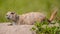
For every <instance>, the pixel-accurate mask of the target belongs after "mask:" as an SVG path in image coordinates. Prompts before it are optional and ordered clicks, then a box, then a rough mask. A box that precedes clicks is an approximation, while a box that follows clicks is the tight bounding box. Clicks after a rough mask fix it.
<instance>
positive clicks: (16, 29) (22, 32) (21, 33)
mask: <svg viewBox="0 0 60 34" xmlns="http://www.w3.org/2000/svg"><path fill="white" fill-rule="evenodd" d="M8 24H10V23H0V34H35V33H34V32H33V31H32V30H31V28H32V26H33V25H14V26H8Z"/></svg>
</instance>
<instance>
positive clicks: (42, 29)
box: [32, 21, 60, 34]
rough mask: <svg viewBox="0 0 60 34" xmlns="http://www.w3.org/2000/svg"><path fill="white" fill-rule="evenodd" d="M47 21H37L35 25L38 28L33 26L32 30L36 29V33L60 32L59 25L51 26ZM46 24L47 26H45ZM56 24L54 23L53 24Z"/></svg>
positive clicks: (49, 33) (53, 33) (50, 33)
mask: <svg viewBox="0 0 60 34" xmlns="http://www.w3.org/2000/svg"><path fill="white" fill-rule="evenodd" d="M47 23H48V22H47V21H44V22H42V23H39V22H36V23H35V26H36V28H37V29H36V28H34V27H33V28H32V30H35V31H36V34H60V27H59V26H58V27H57V26H53V27H49V24H47ZM44 25H46V26H44ZM52 25H54V24H52Z"/></svg>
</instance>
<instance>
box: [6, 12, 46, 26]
mask: <svg viewBox="0 0 60 34" xmlns="http://www.w3.org/2000/svg"><path fill="white" fill-rule="evenodd" d="M11 13H12V12H7V14H6V15H7V16H6V17H7V18H9V20H12V21H13V22H14V23H15V24H16V25H20V24H26V25H33V24H34V23H35V22H36V21H38V22H42V21H43V20H45V19H46V16H45V15H44V14H43V13H40V12H29V13H26V14H22V15H17V14H16V13H15V12H14V14H11Z"/></svg>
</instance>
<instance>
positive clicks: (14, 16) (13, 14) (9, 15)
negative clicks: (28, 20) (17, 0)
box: [6, 12, 18, 21]
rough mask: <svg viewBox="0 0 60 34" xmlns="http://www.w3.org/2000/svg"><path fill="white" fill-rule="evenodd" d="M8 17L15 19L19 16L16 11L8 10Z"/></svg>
mask: <svg viewBox="0 0 60 34" xmlns="http://www.w3.org/2000/svg"><path fill="white" fill-rule="evenodd" d="M6 18H7V19H9V20H13V21H14V20H16V19H17V18H18V16H17V14H16V13H15V12H7V14H6Z"/></svg>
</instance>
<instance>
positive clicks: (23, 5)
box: [0, 0, 60, 22]
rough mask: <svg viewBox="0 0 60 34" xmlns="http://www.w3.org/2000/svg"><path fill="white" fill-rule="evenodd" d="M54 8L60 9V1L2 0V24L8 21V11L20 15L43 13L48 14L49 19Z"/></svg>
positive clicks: (0, 11) (0, 20) (0, 16)
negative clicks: (32, 12) (33, 12)
mask: <svg viewBox="0 0 60 34" xmlns="http://www.w3.org/2000/svg"><path fill="white" fill-rule="evenodd" d="M54 7H58V8H60V0H0V22H6V21H7V20H6V18H5V14H6V13H7V12H8V11H16V13H18V14H23V13H26V12H31V11H43V12H46V13H47V16H48V17H47V18H49V17H50V14H51V12H52V11H51V10H52V8H54ZM59 12H60V10H59ZM59 12H58V15H59Z"/></svg>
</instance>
